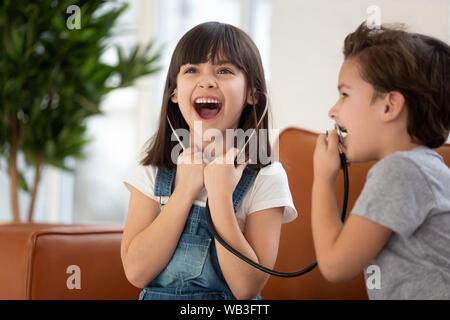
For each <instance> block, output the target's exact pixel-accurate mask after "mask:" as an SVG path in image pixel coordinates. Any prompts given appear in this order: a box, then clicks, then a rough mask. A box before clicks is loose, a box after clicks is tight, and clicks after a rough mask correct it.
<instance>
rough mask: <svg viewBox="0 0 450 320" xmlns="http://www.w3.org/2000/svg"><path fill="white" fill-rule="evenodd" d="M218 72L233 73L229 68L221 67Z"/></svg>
mask: <svg viewBox="0 0 450 320" xmlns="http://www.w3.org/2000/svg"><path fill="white" fill-rule="evenodd" d="M219 74H233V71H232V70H231V69H230V68H222V69H220V70H219Z"/></svg>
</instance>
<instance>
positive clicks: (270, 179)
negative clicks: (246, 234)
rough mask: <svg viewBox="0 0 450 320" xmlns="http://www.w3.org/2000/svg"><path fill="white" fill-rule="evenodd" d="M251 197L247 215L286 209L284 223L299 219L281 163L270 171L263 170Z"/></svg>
mask: <svg viewBox="0 0 450 320" xmlns="http://www.w3.org/2000/svg"><path fill="white" fill-rule="evenodd" d="M263 170H264V171H263ZM249 196H250V197H249V201H248V204H247V205H248V206H247V208H246V212H247V215H248V214H252V213H254V212H256V211H260V210H264V209H269V208H275V207H284V211H283V218H282V223H287V222H291V221H292V220H294V219H295V218H296V217H297V210H296V209H295V206H294V203H293V201H292V195H291V191H290V189H289V183H288V178H287V175H286V172H285V170H284V168H283V167H282V166H281V164H280V163H279V162H277V163H274V164H273V165H272V166H271V168H270V169H268V170H265V168H263V169H261V171H260V173H259V174H258V176H257V177H256V179H255V186H254V188H253V189H252V190H251V194H250V195H249Z"/></svg>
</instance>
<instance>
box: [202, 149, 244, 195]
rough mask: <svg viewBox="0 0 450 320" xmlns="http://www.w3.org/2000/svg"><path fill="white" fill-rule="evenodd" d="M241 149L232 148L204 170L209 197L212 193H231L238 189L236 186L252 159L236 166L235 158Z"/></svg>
mask: <svg viewBox="0 0 450 320" xmlns="http://www.w3.org/2000/svg"><path fill="white" fill-rule="evenodd" d="M238 152H239V149H237V148H231V149H230V150H228V152H227V153H226V154H224V155H222V156H221V157H217V158H216V159H214V161H212V162H211V163H209V164H208V165H206V167H205V170H204V173H203V174H204V179H205V188H206V191H207V193H208V198H209V197H211V195H216V196H219V195H229V196H230V197H231V195H232V194H233V192H234V189H236V186H237V184H238V182H239V180H240V179H241V176H242V172H243V171H244V169H245V167H246V166H247V165H248V164H249V162H250V160H247V161H246V162H245V163H242V164H238V166H237V167H235V166H234V159H235V158H236V156H237V154H238Z"/></svg>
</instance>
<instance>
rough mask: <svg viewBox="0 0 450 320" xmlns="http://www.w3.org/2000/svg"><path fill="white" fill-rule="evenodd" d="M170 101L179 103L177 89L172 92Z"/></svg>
mask: <svg viewBox="0 0 450 320" xmlns="http://www.w3.org/2000/svg"><path fill="white" fill-rule="evenodd" d="M170 101H172V102H173V103H178V96H177V89H176V88H175V89H173V92H172V93H171V94H170Z"/></svg>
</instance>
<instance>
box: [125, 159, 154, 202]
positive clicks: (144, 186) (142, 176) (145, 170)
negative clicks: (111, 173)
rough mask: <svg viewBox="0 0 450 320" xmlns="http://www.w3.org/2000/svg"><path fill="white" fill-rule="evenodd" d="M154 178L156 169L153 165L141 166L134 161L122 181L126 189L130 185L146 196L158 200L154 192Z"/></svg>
mask: <svg viewBox="0 0 450 320" xmlns="http://www.w3.org/2000/svg"><path fill="white" fill-rule="evenodd" d="M155 179H156V169H155V168H154V167H153V166H143V165H141V164H140V163H136V164H135V165H134V166H133V167H132V168H131V170H130V172H129V174H128V176H127V178H126V179H125V181H124V182H123V183H124V184H125V186H126V187H127V189H128V190H130V186H133V187H134V188H136V189H138V190H139V191H140V192H142V193H143V194H145V195H146V196H148V197H150V198H151V199H153V200H155V201H157V202H159V199H158V197H156V196H155V193H154V186H155ZM130 191H131V190H130Z"/></svg>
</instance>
